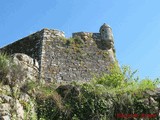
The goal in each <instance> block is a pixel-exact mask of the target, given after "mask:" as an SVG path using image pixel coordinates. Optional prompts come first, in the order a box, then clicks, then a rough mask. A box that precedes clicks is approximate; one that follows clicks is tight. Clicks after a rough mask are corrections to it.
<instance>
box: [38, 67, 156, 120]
mask: <svg viewBox="0 0 160 120" xmlns="http://www.w3.org/2000/svg"><path fill="white" fill-rule="evenodd" d="M134 74H135V72H131V70H130V69H129V68H128V67H124V68H123V69H122V70H121V71H119V70H118V69H113V70H112V71H111V72H110V74H104V75H103V76H101V77H96V78H94V79H93V80H91V81H90V82H87V83H78V82H74V83H72V84H70V85H64V87H63V86H61V87H60V88H61V89H59V90H58V91H57V89H56V88H55V89H53V91H54V92H53V93H51V94H50V95H49V96H48V97H43V99H42V98H41V97H39V98H38V99H37V100H38V101H37V105H38V106H37V108H38V109H37V110H38V112H37V113H38V116H39V118H43V119H46V120H47V119H60V120H61V119H62V120H83V119H86V120H111V119H118V118H117V117H116V116H117V115H118V114H135V113H136V114H142V113H143V114H153V113H156V112H157V108H156V106H158V101H157V102H153V101H152V99H151V96H150V95H149V94H147V93H146V91H152V90H154V89H155V88H156V86H157V84H159V80H158V79H156V80H155V81H151V80H149V79H144V80H141V81H140V80H139V79H138V77H134ZM64 88H65V89H64ZM74 91H76V94H75V92H74ZM58 94H59V95H58ZM43 95H44V96H45V94H43ZM55 96H57V97H55ZM55 98H60V99H59V103H60V104H57V102H56V101H57V100H56V99H55ZM151 101H152V102H151ZM59 106H61V107H59ZM62 106H63V107H62Z"/></svg>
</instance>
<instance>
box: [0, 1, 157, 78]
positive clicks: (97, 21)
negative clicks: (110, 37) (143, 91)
mask: <svg viewBox="0 0 160 120" xmlns="http://www.w3.org/2000/svg"><path fill="white" fill-rule="evenodd" d="M0 9H1V10H0V47H2V46H5V45H7V44H9V43H12V42H14V41H16V40H18V39H20V38H23V37H25V36H27V35H29V34H31V33H33V32H36V31H38V30H41V29H42V28H51V29H59V30H62V31H64V32H65V34H66V36H67V37H70V36H71V34H72V33H73V32H78V31H86V32H98V31H99V27H100V26H101V25H102V24H103V23H108V24H109V25H110V26H111V27H112V29H113V34H114V39H115V48H116V55H117V59H118V61H119V64H120V65H129V66H131V68H132V69H133V70H135V69H138V71H139V73H138V75H140V77H141V78H144V77H150V78H153V79H154V78H156V77H159V76H160V54H159V52H160V36H159V35H160V0H1V1H0Z"/></svg>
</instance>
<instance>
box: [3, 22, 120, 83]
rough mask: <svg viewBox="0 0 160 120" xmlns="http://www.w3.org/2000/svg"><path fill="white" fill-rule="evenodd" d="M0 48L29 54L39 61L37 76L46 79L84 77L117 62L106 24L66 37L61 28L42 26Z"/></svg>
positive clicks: (89, 76)
mask: <svg viewBox="0 0 160 120" xmlns="http://www.w3.org/2000/svg"><path fill="white" fill-rule="evenodd" d="M0 52H5V53H7V54H14V53H24V54H27V55H28V56H30V57H32V58H33V60H34V61H33V62H35V61H38V64H39V79H44V80H46V81H49V82H50V81H53V82H64V81H66V82H69V81H88V80H90V79H92V78H93V76H95V75H96V76H97V75H101V74H103V73H108V72H109V67H110V66H112V65H113V64H115V63H117V61H116V58H115V49H114V39H113V34H112V29H111V28H110V27H109V26H108V25H106V24H103V25H102V26H101V27H100V31H99V33H89V32H77V33H73V35H72V38H68V39H67V38H65V35H64V33H63V32H62V31H58V30H50V29H42V30H41V31H38V32H36V33H34V34H32V35H29V36H27V37H25V38H23V39H21V40H18V41H16V42H14V43H12V44H9V45H7V46H5V47H3V48H1V49H0Z"/></svg>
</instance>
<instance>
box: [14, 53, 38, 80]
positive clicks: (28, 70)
mask: <svg viewBox="0 0 160 120" xmlns="http://www.w3.org/2000/svg"><path fill="white" fill-rule="evenodd" d="M13 62H14V63H15V64H17V65H20V66H21V69H22V71H23V72H24V75H23V77H24V78H23V80H26V79H27V80H32V81H35V80H37V79H38V73H39V71H38V69H39V65H38V62H37V60H36V59H33V58H31V57H29V56H28V55H26V54H23V53H15V54H14V55H13Z"/></svg>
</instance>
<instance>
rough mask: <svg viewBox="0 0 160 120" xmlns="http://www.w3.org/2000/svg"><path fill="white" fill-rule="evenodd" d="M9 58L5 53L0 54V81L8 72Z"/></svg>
mask: <svg viewBox="0 0 160 120" xmlns="http://www.w3.org/2000/svg"><path fill="white" fill-rule="evenodd" d="M10 60H11V59H10V58H9V56H7V55H6V54H5V53H0V81H1V82H2V80H3V79H4V77H6V75H7V73H8V71H9V63H10Z"/></svg>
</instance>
